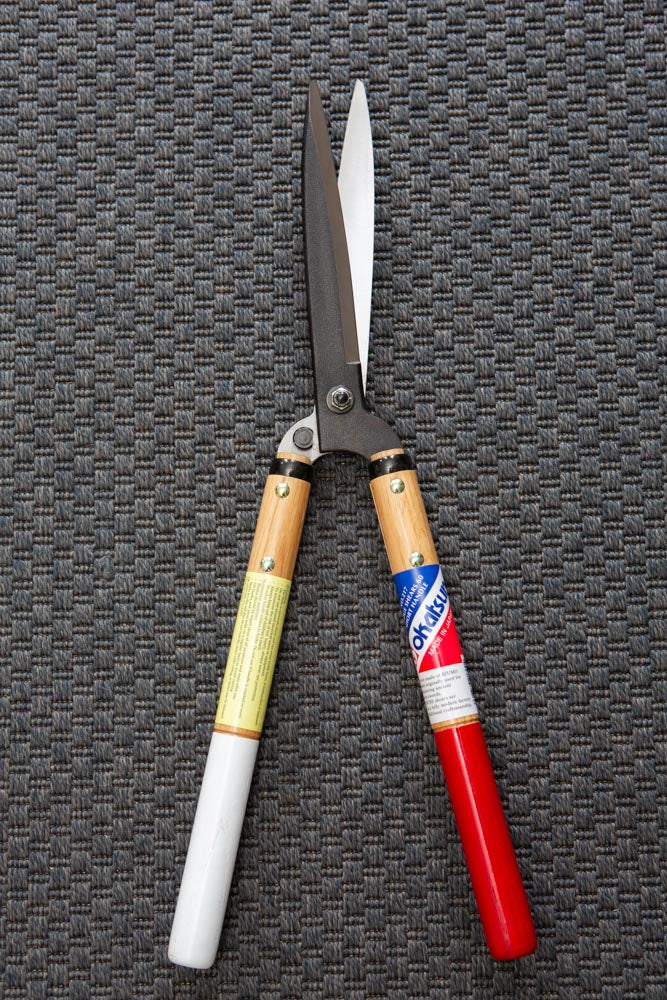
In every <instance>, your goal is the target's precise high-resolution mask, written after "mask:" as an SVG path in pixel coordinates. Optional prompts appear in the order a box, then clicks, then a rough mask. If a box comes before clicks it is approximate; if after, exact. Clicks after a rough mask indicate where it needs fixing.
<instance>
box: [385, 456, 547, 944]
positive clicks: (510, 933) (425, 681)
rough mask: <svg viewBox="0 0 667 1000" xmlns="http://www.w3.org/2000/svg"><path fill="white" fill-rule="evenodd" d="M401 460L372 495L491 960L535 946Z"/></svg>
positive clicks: (442, 596) (443, 597)
mask: <svg viewBox="0 0 667 1000" xmlns="http://www.w3.org/2000/svg"><path fill="white" fill-rule="evenodd" d="M409 466H410V463H409V461H408V460H407V458H406V456H405V455H404V453H403V452H400V451H396V452H391V453H385V452H381V453H380V454H378V455H374V456H373V460H372V462H371V491H372V493H373V499H374V501H375V507H376V509H377V513H378V518H379V521H380V526H381V528H382V536H383V538H384V542H385V545H386V547H387V554H388V556H389V563H390V565H391V571H392V573H393V574H394V583H395V584H396V591H397V593H398V599H399V601H400V603H401V609H402V611H403V617H404V619H405V624H406V626H407V629H408V637H409V641H410V648H411V650H412V655H413V657H414V660H415V666H416V668H417V675H418V677H419V683H420V684H421V688H422V693H423V695H424V701H425V704H426V710H427V712H428V716H429V720H430V722H431V726H432V728H433V733H434V736H435V742H436V746H437V748H438V753H439V754H440V761H441V763H442V769H443V771H444V772H445V780H446V782H447V787H448V789H449V794H450V797H451V800H452V805H453V807H454V814H455V816H456V822H457V824H458V828H459V833H460V835H461V842H462V843H463V850H464V852H465V856H466V861H467V862H468V868H469V870H470V878H471V880H472V885H473V889H474V891H475V897H476V899H477V906H478V908H479V913H480V917H481V919H482V926H483V928H484V933H485V935H486V940H487V942H488V945H489V949H490V951H491V954H492V955H493V957H494V958H499V959H508V958H521V956H522V955H528V954H529V953H530V952H531V951H534V950H535V948H536V946H537V939H536V936H535V928H534V926H533V920H532V917H531V915H530V909H529V908H528V900H527V899H526V893H525V891H524V888H523V883H522V881H521V875H520V873H519V867H518V865H517V863H516V858H515V856H514V850H513V848H512V841H511V840H510V835H509V831H508V829H507V823H506V821H505V816H504V814H503V807H502V805H501V803H500V796H499V795H498V789H497V788H496V782H495V780H494V777H493V771H492V769H491V761H490V760H489V754H488V752H487V749H486V744H485V743H484V736H483V735H482V727H481V726H480V724H479V720H478V717H477V707H476V705H475V700H474V698H473V694H472V691H471V689H470V685H469V683H468V677H467V674H466V670H465V664H464V660H463V653H462V651H461V644H460V642H459V638H458V634H457V631H456V625H455V624H454V619H453V617H452V609H451V606H450V602H449V596H448V594H447V588H446V586H445V582H444V580H443V578H442V572H441V570H440V566H439V564H438V555H437V553H436V551H435V546H434V544H433V539H432V537H431V531H430V528H429V526H428V520H427V518H426V511H425V510H424V504H423V502H422V498H421V493H420V491H419V484H418V483H417V477H416V475H415V473H414V472H413V471H412V470H411V469H410V467H409Z"/></svg>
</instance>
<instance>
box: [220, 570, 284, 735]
mask: <svg viewBox="0 0 667 1000" xmlns="http://www.w3.org/2000/svg"><path fill="white" fill-rule="evenodd" d="M291 586H292V583H291V581H290V580H285V579H283V578H282V577H275V576H265V575H264V574H263V573H246V578H245V582H244V584H243V592H242V594H241V603H240V604H239V610H238V613H237V615H236V624H235V625H234V634H233V635H232V644H231V646H230V647H229V656H228V657H227V666H226V667H225V676H224V679H223V682H222V690H221V692H220V701H219V702H218V711H217V713H216V716H215V728H216V729H217V730H218V731H219V732H235V733H238V734H239V735H240V736H247V737H249V738H250V739H259V734H260V733H261V731H262V725H263V723H264V714H265V712H266V705H267V702H268V700H269V691H270V690H271V681H272V680H273V670H274V667H275V665H276V658H277V656H278V646H279V645H280V637H281V635H282V631H283V622H284V621H285V610H286V609H287V601H288V598H289V592H290V587H291Z"/></svg>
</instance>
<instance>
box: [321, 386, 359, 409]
mask: <svg viewBox="0 0 667 1000" xmlns="http://www.w3.org/2000/svg"><path fill="white" fill-rule="evenodd" d="M327 406H328V407H329V409H330V410H332V411H333V412H334V413H347V411H348V410H351V409H352V407H353V406H354V396H353V395H352V392H351V390H350V389H348V387H347V386H346V385H337V386H335V387H334V388H333V389H329V392H328V393H327Z"/></svg>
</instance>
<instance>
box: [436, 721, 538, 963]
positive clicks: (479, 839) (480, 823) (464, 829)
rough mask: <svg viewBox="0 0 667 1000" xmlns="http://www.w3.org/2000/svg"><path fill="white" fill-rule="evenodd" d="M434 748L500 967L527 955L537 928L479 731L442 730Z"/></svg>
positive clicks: (471, 727)
mask: <svg viewBox="0 0 667 1000" xmlns="http://www.w3.org/2000/svg"><path fill="white" fill-rule="evenodd" d="M435 742H436V746H437V748H438V753H439V755H440V762H441V764H442V769H443V771H444V774H445V780H446V782H447V788H448V790H449V796H450V798H451V800H452V806H453V808H454V815H455V817H456V823H457V825H458V828H459V834H460V836H461V843H462V845H463V851H464V853H465V857H466V862H467V864H468V870H469V872H470V879H471V882H472V887H473V890H474V893H475V898H476V900H477V906H478V909H479V914H480V918H481V921H482V927H483V928H484V934H485V936H486V941H487V944H488V946H489V951H490V952H491V954H492V955H493V957H494V958H496V959H499V960H500V961H508V960H510V959H514V958H522V957H523V956H524V955H530V953H531V952H533V951H535V948H536V947H537V937H536V935H535V926H534V924H533V918H532V916H531V914H530V907H529V906H528V900H527V898H526V892H525V889H524V887H523V882H522V880H521V873H520V872H519V866H518V865H517V861H516V857H515V855H514V848H513V847H512V841H511V839H510V834H509V830H508V829H507V822H506V820H505V814H504V813H503V807H502V803H501V801H500V796H499V794H498V789H497V787H496V782H495V778H494V777H493V770H492V768H491V761H490V759H489V753H488V751H487V749H486V743H485V742H484V734H483V733H482V727H481V725H480V724H479V722H473V723H470V724H469V725H463V726H457V727H454V728H452V729H443V730H441V731H439V732H436V733H435Z"/></svg>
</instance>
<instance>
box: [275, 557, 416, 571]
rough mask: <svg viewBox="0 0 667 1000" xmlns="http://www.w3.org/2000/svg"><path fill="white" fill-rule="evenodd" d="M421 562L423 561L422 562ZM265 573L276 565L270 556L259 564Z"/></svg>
mask: <svg viewBox="0 0 667 1000" xmlns="http://www.w3.org/2000/svg"><path fill="white" fill-rule="evenodd" d="M422 561H423V560H422ZM259 565H260V566H261V567H262V569H263V570H264V572H265V573H270V572H271V570H272V569H273V567H274V566H275V565H276V564H275V562H274V561H273V559H272V558H271V556H264V558H263V559H262V561H261V563H260V564H259Z"/></svg>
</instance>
